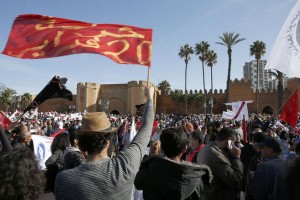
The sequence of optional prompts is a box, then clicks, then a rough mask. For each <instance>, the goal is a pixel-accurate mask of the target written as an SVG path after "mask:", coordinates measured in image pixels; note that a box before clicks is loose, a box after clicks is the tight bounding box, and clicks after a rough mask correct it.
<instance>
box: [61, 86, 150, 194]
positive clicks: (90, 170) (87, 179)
mask: <svg viewBox="0 0 300 200" xmlns="http://www.w3.org/2000/svg"><path fill="white" fill-rule="evenodd" d="M146 93H147V104H146V108H145V112H144V115H143V125H142V127H141V129H140V131H139V133H138V134H137V135H136V137H135V138H134V139H133V141H132V142H131V144H130V145H129V147H128V148H127V149H126V150H124V151H122V152H121V153H120V154H119V155H117V156H115V157H114V158H109V157H108V150H109V146H110V143H111V141H110V139H111V136H112V135H113V133H114V132H115V131H116V128H112V127H111V124H110V122H109V120H108V118H107V117H106V115H105V113H104V112H95V113H88V114H86V115H85V116H84V117H83V119H82V128H81V129H80V130H78V131H77V133H78V135H79V138H78V142H79V147H80V149H81V150H82V151H85V152H87V153H88V156H87V160H86V163H83V164H81V165H79V166H78V167H76V168H74V169H70V170H65V171H62V172H61V173H59V174H58V175H57V177H56V183H55V196H56V199H57V200H60V199H64V200H66V199H72V200H76V199H80V200H81V199H89V200H92V199H114V200H118V199H122V200H127V199H131V196H132V191H133V182H134V178H135V175H136V173H137V171H138V170H139V167H140V163H141V161H142V158H143V156H144V153H145V150H146V146H147V144H148V142H149V139H150V135H151V130H152V124H153V120H154V111H153V95H154V88H153V87H150V88H148V89H147V92H146Z"/></svg>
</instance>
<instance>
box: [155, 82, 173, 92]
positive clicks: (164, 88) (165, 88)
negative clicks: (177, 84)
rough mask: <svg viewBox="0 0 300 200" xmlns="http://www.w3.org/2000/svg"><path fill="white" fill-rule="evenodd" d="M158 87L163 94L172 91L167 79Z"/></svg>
mask: <svg viewBox="0 0 300 200" xmlns="http://www.w3.org/2000/svg"><path fill="white" fill-rule="evenodd" d="M157 87H158V89H159V90H161V92H162V94H163V95H168V94H169V93H170V91H171V85H170V83H169V82H168V81H167V80H163V81H162V82H160V83H159V84H158V85H157Z"/></svg>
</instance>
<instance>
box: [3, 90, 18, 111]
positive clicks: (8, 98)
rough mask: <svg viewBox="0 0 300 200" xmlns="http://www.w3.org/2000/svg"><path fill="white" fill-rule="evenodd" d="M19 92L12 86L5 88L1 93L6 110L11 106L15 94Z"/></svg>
mask: <svg viewBox="0 0 300 200" xmlns="http://www.w3.org/2000/svg"><path fill="white" fill-rule="evenodd" d="M16 94H17V92H16V91H15V90H13V89H10V88H5V89H3V90H2V91H1V93H0V102H1V103H2V104H3V105H4V106H5V109H6V112H7V111H8V109H9V107H10V106H11V105H12V104H13V96H14V95H16Z"/></svg>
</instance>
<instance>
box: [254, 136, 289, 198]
mask: <svg viewBox="0 0 300 200" xmlns="http://www.w3.org/2000/svg"><path fill="white" fill-rule="evenodd" d="M255 145H256V146H257V147H260V148H261V150H260V151H261V156H262V158H263V160H264V162H262V163H260V164H258V166H257V169H256V171H255V174H254V177H253V181H252V183H251V185H250V188H249V198H250V199H251V198H252V199H255V200H260V199H272V200H277V199H278V200H282V199H285V200H288V199H289V197H288V193H287V188H286V184H285V176H286V160H284V159H282V158H281V157H280V155H281V152H282V147H281V145H280V143H279V142H278V140H277V139H275V138H273V137H267V138H265V139H264V140H263V141H262V142H261V143H258V144H255Z"/></svg>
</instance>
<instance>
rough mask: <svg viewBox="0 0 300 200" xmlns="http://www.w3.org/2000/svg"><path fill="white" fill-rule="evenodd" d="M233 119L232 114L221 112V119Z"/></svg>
mask: <svg viewBox="0 0 300 200" xmlns="http://www.w3.org/2000/svg"><path fill="white" fill-rule="evenodd" d="M233 117H234V113H233V112H225V111H223V114H222V118H223V119H233Z"/></svg>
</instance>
